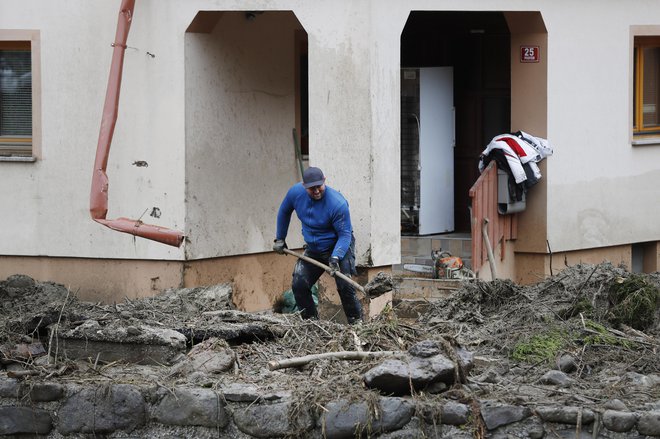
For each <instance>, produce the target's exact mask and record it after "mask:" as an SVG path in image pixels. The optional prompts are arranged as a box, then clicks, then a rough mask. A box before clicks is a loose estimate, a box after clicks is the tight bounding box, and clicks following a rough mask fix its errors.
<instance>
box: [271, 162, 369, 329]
mask: <svg viewBox="0 0 660 439" xmlns="http://www.w3.org/2000/svg"><path fill="white" fill-rule="evenodd" d="M293 211H295V212H296V215H297V216H298V219H299V220H300V222H301V223H302V234H303V239H304V240H305V243H306V249H305V254H304V256H305V258H302V257H300V258H299V259H298V261H297V262H296V265H295V267H294V269H293V280H292V284H291V289H292V290H293V295H294V297H295V298H296V303H297V304H298V307H299V308H300V309H301V316H302V318H303V319H310V318H315V319H317V318H318V310H317V309H316V305H315V304H314V300H313V298H312V291H311V288H312V285H314V284H315V283H316V281H317V280H318V279H319V278H320V277H321V275H322V274H323V272H324V271H325V270H324V268H323V265H326V266H328V267H329V269H330V270H329V272H330V274H331V275H333V276H334V277H335V282H336V284H337V292H338V293H339V298H340V299H341V304H342V307H343V309H344V314H346V319H347V320H348V323H350V324H354V323H357V322H360V321H362V306H361V305H360V301H359V300H358V298H357V296H356V294H355V287H354V285H353V284H352V282H349V281H347V280H345V279H344V278H343V277H348V278H350V276H351V275H355V274H357V271H356V269H355V238H354V236H353V227H352V225H351V216H350V212H349V208H348V201H346V199H345V198H344V196H343V195H342V194H341V193H339V192H338V191H336V190H335V189H333V188H331V187H330V186H326V184H325V176H324V175H323V172H322V171H321V170H320V169H319V168H316V167H310V168H308V169H306V170H305V172H304V173H303V181H302V182H301V183H296V184H295V185H293V186H292V187H291V188H290V189H289V190H288V192H287V193H286V196H285V197H284V200H283V201H282V204H281V205H280V209H279V211H278V213H277V233H276V238H275V243H274V245H273V250H274V251H276V252H277V253H279V254H285V249H287V245H286V236H287V233H288V230H289V223H290V222H291V214H292V213H293ZM286 253H290V254H295V253H293V252H290V251H287V252H286ZM306 259H308V260H306ZM309 259H311V260H314V261H317V262H319V263H320V264H321V265H320V266H319V265H317V264H314V263H312V262H310V261H309ZM337 273H341V274H343V275H344V276H341V277H340V276H335V274H337Z"/></svg>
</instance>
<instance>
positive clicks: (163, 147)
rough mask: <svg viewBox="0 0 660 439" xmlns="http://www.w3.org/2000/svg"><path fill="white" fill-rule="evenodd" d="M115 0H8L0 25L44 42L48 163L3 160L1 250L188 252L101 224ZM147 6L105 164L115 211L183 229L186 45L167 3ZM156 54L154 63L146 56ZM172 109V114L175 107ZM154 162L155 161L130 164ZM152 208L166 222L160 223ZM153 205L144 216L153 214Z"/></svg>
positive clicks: (141, 8)
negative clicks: (95, 190) (97, 192)
mask: <svg viewBox="0 0 660 439" xmlns="http://www.w3.org/2000/svg"><path fill="white" fill-rule="evenodd" d="M119 4H120V2H118V1H109V0H103V1H95V2H93V3H92V2H88V1H84V0H80V1H67V2H60V1H56V2H50V1H36V0H26V1H21V2H14V1H6V0H3V1H2V2H1V3H0V29H37V30H39V31H40V37H41V71H42V83H41V92H42V108H41V115H42V117H41V119H42V127H41V137H42V139H43V142H42V146H41V159H40V160H38V161H36V162H35V163H20V164H18V163H8V162H0V185H2V187H3V188H6V189H9V188H11V190H3V191H2V194H1V195H0V217H1V218H2V225H3V226H2V227H0V243H1V244H0V253H2V254H4V255H46V256H81V257H110V258H162V259H170V258H179V257H181V255H182V250H181V249H176V248H173V247H169V246H165V245H163V244H159V243H155V242H151V241H147V240H144V239H135V240H134V239H133V237H132V236H130V235H126V234H119V233H118V232H114V231H111V230H110V229H108V228H105V227H103V226H101V225H99V224H96V223H94V222H93V221H92V220H91V219H90V215H89V192H90V183H91V176H92V168H93V163H94V157H95V153H96V144H97V141H98V133H99V128H100V123H101V114H102V108H103V103H104V99H105V92H106V86H107V81H108V73H109V66H110V60H111V57H112V51H113V49H112V47H111V46H110V45H111V44H112V42H113V41H114V36H115V30H116V25H117V16H118V12H119ZM149 6H150V5H149V3H148V2H138V5H137V7H136V12H135V16H134V20H133V26H132V29H131V33H130V35H129V41H128V45H129V46H130V47H131V48H129V49H128V50H127V51H126V57H125V75H124V83H123V86H122V93H121V99H120V109H119V118H118V121H117V125H116V129H115V135H114V141H113V144H112V148H111V153H110V158H109V161H108V172H107V173H108V176H109V181H110V185H109V212H108V216H107V217H108V218H109V219H111V218H117V217H119V216H124V217H129V218H135V219H137V218H140V217H141V219H142V220H143V221H144V222H147V223H154V224H157V225H160V226H164V227H170V228H182V227H183V226H184V212H185V209H184V202H183V201H184V199H183V194H184V190H183V189H184V188H183V181H184V175H183V171H184V168H183V166H182V163H183V152H184V151H183V149H182V144H183V129H184V126H183V119H182V118H181V117H179V112H178V111H177V110H176V109H177V108H181V107H182V104H183V66H182V65H181V60H180V58H179V59H177V57H176V54H177V52H181V48H182V46H183V41H182V39H181V38H177V37H176V35H175V33H174V32H172V29H171V24H172V18H173V17H172V16H171V14H169V13H168V10H167V8H165V9H158V8H150V7H149ZM147 51H149V52H151V53H153V54H155V57H154V58H152V57H150V56H148V55H147V54H146V52H147ZM172 109H175V110H174V111H173V110H172ZM137 160H144V161H146V162H147V163H148V164H149V166H148V167H136V166H134V165H132V163H133V162H135V161H137ZM153 207H158V208H159V209H160V211H161V217H160V218H151V217H149V213H150V212H151V211H152V209H153ZM145 212H146V213H145Z"/></svg>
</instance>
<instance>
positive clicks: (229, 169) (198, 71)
mask: <svg viewBox="0 0 660 439" xmlns="http://www.w3.org/2000/svg"><path fill="white" fill-rule="evenodd" d="M297 28H300V25H299V23H298V22H297V20H296V18H295V17H294V16H293V14H292V13H290V12H270V13H268V14H263V15H260V16H258V17H257V18H256V19H255V20H254V21H248V20H246V19H245V16H244V14H242V13H229V12H226V13H225V14H224V15H223V16H222V18H221V19H220V21H219V22H218V24H217V25H216V26H215V28H214V30H213V32H212V33H210V34H192V33H189V34H186V127H187V128H186V144H187V159H186V182H187V189H186V190H187V204H188V217H187V230H186V234H187V235H188V236H189V240H190V241H189V244H188V252H187V254H188V257H189V258H191V259H197V258H206V257H215V256H227V255H236V254H243V253H256V252H263V251H266V250H270V249H271V246H272V242H273V238H274V237H275V217H276V214H277V207H278V206H279V202H280V201H281V200H282V198H283V197H284V194H285V193H286V190H287V189H288V188H289V186H291V185H292V184H294V183H296V182H297V181H299V180H300V171H299V170H298V169H299V168H298V165H297V162H296V155H295V149H294V144H293V137H292V129H293V128H294V127H295V97H296V93H295V80H294V44H293V43H294V32H295V30H296V29H297ZM296 229H298V230H299V226H298V227H296V225H295V223H294V225H292V227H291V230H292V233H291V237H290V238H289V239H288V242H289V244H290V245H292V246H294V245H296V243H297V244H299V245H301V244H302V241H301V238H300V233H299V232H298V230H296Z"/></svg>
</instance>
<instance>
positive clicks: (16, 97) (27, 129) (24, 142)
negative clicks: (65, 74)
mask: <svg viewBox="0 0 660 439" xmlns="http://www.w3.org/2000/svg"><path fill="white" fill-rule="evenodd" d="M38 59H39V32H38V31H31V30H25V31H21V30H0V161H7V160H19V161H23V160H26V158H27V159H30V160H33V159H34V157H36V156H37V154H36V153H37V152H39V149H40V148H39V146H40V145H39V143H40V136H39V131H40V117H39V115H40V113H39V107H40V92H39V90H40V88H39V81H40V75H39V64H38Z"/></svg>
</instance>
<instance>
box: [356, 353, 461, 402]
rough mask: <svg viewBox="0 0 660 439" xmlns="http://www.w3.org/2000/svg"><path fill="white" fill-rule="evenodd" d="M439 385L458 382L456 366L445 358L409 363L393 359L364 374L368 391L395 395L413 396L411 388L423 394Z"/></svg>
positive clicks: (415, 360) (416, 358)
mask: <svg viewBox="0 0 660 439" xmlns="http://www.w3.org/2000/svg"><path fill="white" fill-rule="evenodd" d="M438 381H442V382H444V383H446V384H451V383H453V382H454V363H453V362H452V361H450V360H449V359H447V358H446V357H445V356H443V355H435V356H433V357H428V358H420V357H411V359H410V361H408V362H405V361H402V360H398V359H389V360H385V361H384V362H383V363H381V364H380V365H378V366H376V367H374V368H372V369H371V370H369V371H367V372H366V373H365V374H364V382H365V384H366V385H367V387H370V388H376V389H379V390H380V391H381V392H383V393H386V394H391V395H409V394H410V393H411V389H410V387H411V385H412V387H413V388H414V389H416V390H419V389H423V388H425V387H426V386H428V385H430V384H431V383H435V382H438Z"/></svg>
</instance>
